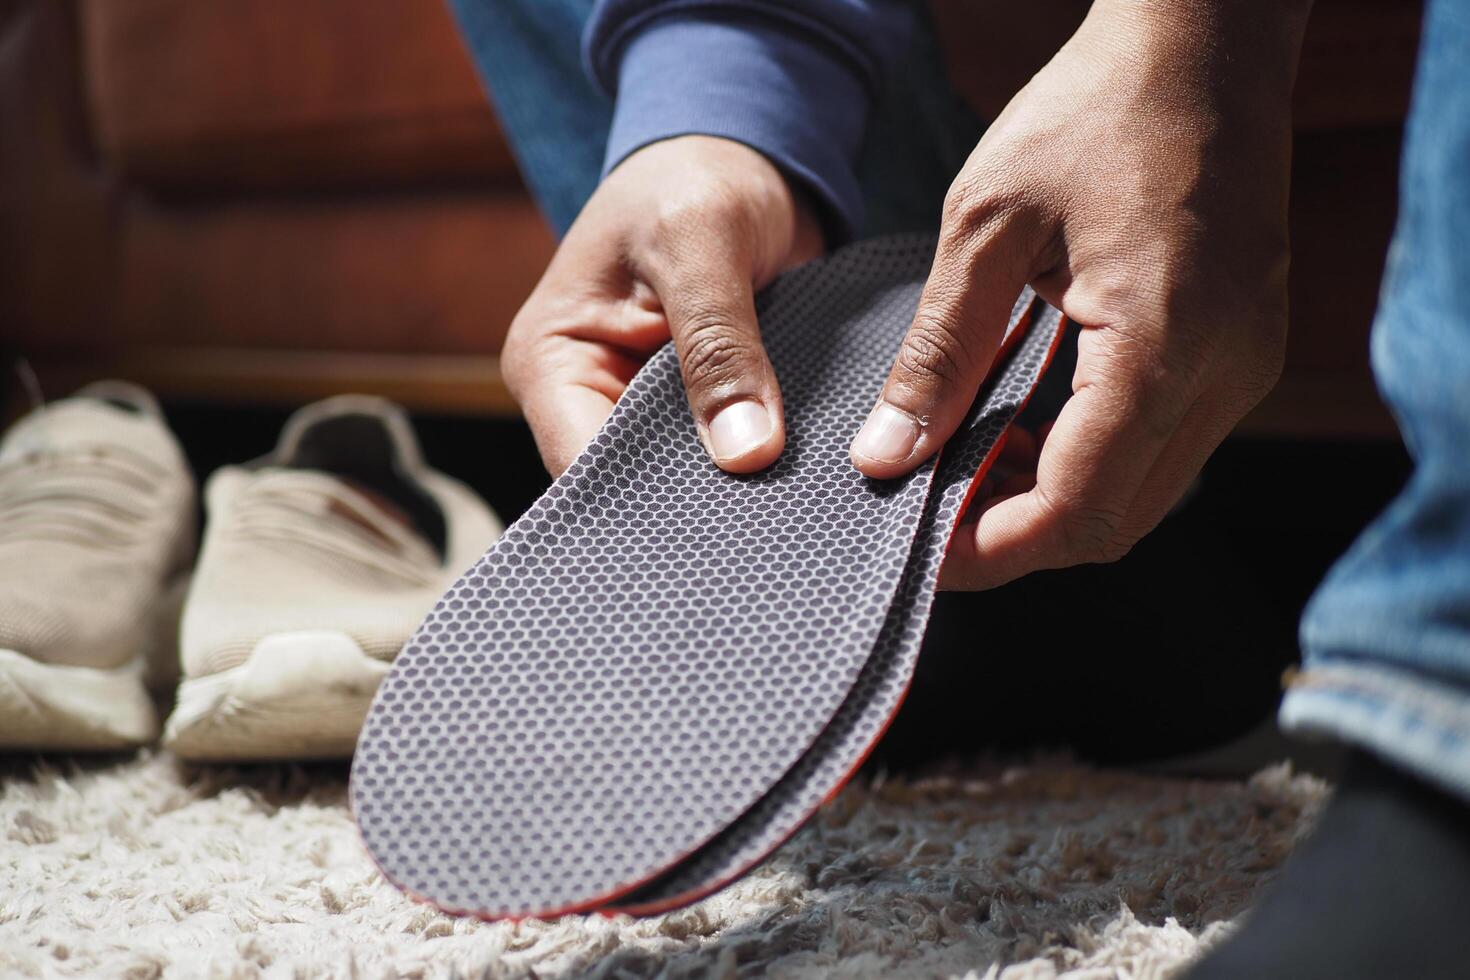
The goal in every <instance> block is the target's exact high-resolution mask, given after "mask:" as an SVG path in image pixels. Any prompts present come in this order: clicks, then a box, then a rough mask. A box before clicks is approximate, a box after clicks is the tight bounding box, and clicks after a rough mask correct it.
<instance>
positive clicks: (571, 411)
mask: <svg viewBox="0 0 1470 980" xmlns="http://www.w3.org/2000/svg"><path fill="white" fill-rule="evenodd" d="M547 346H548V347H550V348H552V349H550V350H548V351H546V352H545V353H543V354H542V355H541V356H540V357H539V359H538V364H539V366H540V369H539V370H537V371H536V372H535V373H536V376H537V378H538V381H537V382H536V383H534V384H530V385H525V386H522V387H521V388H519V389H518V390H517V392H516V397H517V400H518V401H519V402H520V405H521V411H522V412H523V414H524V415H525V418H526V422H527V424H528V425H529V426H530V427H531V434H532V436H533V437H534V438H535V440H536V449H537V451H538V452H540V454H541V459H542V461H543V462H544V463H545V464H546V469H547V472H549V473H550V474H551V475H552V477H553V478H555V477H558V476H560V475H561V474H562V472H563V471H564V470H566V468H567V467H568V466H570V465H571V464H572V461H573V460H575V459H576V458H577V456H578V455H580V454H581V452H582V450H583V449H585V448H586V446H587V443H589V442H591V441H592V437H593V436H595V435H596V434H597V430H598V429H600V428H602V425H603V423H604V422H606V421H607V417H608V416H609V415H610V414H612V410H613V405H614V403H615V402H616V401H617V400H618V397H619V396H620V395H621V394H622V392H623V389H624V388H625V387H627V384H628V381H629V380H631V378H632V377H633V375H634V374H635V373H636V372H637V370H638V367H639V365H640V364H641V363H642V361H641V359H639V358H636V357H632V356H629V355H626V354H623V353H620V352H618V351H616V350H612V349H609V348H607V347H605V346H603V345H601V344H598V343H594V342H591V341H583V340H573V339H570V338H556V339H554V340H552V341H550V342H548V344H547Z"/></svg>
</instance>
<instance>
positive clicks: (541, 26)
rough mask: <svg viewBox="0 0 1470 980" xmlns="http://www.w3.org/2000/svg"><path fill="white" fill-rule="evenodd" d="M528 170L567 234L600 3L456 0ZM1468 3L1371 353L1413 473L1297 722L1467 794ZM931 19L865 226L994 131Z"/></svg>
mask: <svg viewBox="0 0 1470 980" xmlns="http://www.w3.org/2000/svg"><path fill="white" fill-rule="evenodd" d="M452 3H453V6H454V8H455V11H456V13H457V15H458V17H459V21H460V25H461V28H462V29H463V31H464V34H465V37H466V39H467V41H468V44H469V47H470V50H471V52H472V53H473V55H474V57H475V60H476V63H477V65H478V67H479V70H480V73H481V76H482V78H483V80H484V82H485V83H486V87H487V89H488V90H489V91H490V92H491V97H492V99H493V101H494V103H495V105H496V108H497V110H498V112H499V115H500V119H501V122H502V125H503V126H504V128H505V131H506V133H507V135H508V136H509V138H510V141H511V144H512V147H513V149H514V151H515V153H516V154H517V158H518V160H519V162H520V164H521V169H522V172H523V173H524V175H525V177H526V180H527V182H528V183H529V185H530V187H531V190H532V193H533V194H534V195H535V197H536V199H537V201H538V203H539V205H540V206H541V208H542V210H543V212H544V213H545V214H546V216H547V219H548V220H549V221H550V223H551V225H552V227H553V228H554V229H555V231H556V232H557V234H558V235H560V234H561V233H563V232H565V230H566V229H567V227H568V226H570V224H571V223H572V220H573V219H574V218H575V217H576V215H577V212H578V211H579V210H580V209H581V207H582V205H583V204H584V203H585V202H586V200H587V198H588V197H589V196H590V195H591V194H592V191H593V189H594V188H595V187H596V186H597V183H598V180H599V179H600V174H601V166H602V156H603V150H604V147H605V144H606V136H607V130H608V124H609V120H610V117H611V106H610V105H609V104H608V102H607V100H606V99H605V98H603V97H602V96H600V95H599V94H598V93H597V92H596V91H594V90H593V88H592V87H591V85H590V84H589V83H588V82H587V81H586V79H585V77H584V75H583V73H582V69H581V62H580V58H579V53H578V41H579V37H580V34H581V29H582V25H583V24H584V23H585V22H586V19H587V16H588V13H589V11H590V9H591V0H452ZM1466 65H1470V0H1430V4H1429V9H1428V12H1427V15H1426V21H1425V32H1424V40H1423V42H1422V50H1421V53H1420V63H1419V72H1418V78H1417V81H1416V84H1415V94H1414V107H1413V112H1412V116H1411V118H1410V122H1409V127H1408V133H1407V138H1406V146H1405V153H1404V167H1403V172H1402V192H1401V205H1400V207H1401V211H1400V218H1399V227H1398V229H1397V232H1396V235H1395V241H1394V246H1393V249H1392V251H1391V253H1390V257H1389V266H1388V271H1387V273H1386V277H1385V282H1384V292H1383V299H1382V305H1381V308H1380V310H1379V313H1378V319H1377V323H1376V325H1375V327H1374V334H1373V366H1374V370H1375V372H1376V374H1377V377H1378V381H1379V385H1380V387H1381V389H1382V391H1383V395H1384V397H1385V399H1386V400H1387V401H1388V403H1389V405H1390V406H1391V407H1392V408H1393V410H1394V412H1395V413H1396V415H1397V417H1398V420H1399V424H1400V427H1401V429H1402V431H1403V434H1404V438H1405V440H1406V442H1407V443H1408V445H1409V449H1410V451H1411V452H1412V453H1413V455H1414V459H1415V462H1416V470H1415V473H1414V476H1413V479H1412V480H1411V481H1410V483H1409V485H1408V486H1407V487H1406V488H1405V489H1404V491H1403V493H1402V494H1401V496H1400V497H1399V498H1398V499H1397V500H1396V501H1395V502H1394V503H1393V504H1392V506H1390V507H1389V509H1388V510H1387V511H1386V512H1385V513H1384V514H1383V515H1382V516H1381V517H1380V518H1379V519H1378V520H1377V521H1376V522H1375V523H1374V524H1373V525H1372V526H1371V527H1370V528H1368V530H1367V531H1365V532H1364V533H1363V535H1362V537H1361V538H1360V539H1359V540H1358V542H1357V543H1356V544H1355V545H1354V547H1353V548H1352V549H1351V550H1350V551H1349V553H1348V554H1347V555H1346V556H1345V557H1344V558H1343V559H1342V560H1341V562H1340V563H1339V564H1338V565H1337V566H1336V567H1335V568H1334V569H1333V571H1332V572H1331V574H1330V575H1329V576H1328V577H1327V580H1326V581H1325V582H1324V583H1323V585H1322V587H1321V589H1320V591H1319V592H1318V594H1317V595H1316V596H1315V597H1314V598H1313V600H1312V602H1311V604H1310V606H1309V607H1308V610H1307V612H1306V615H1305V619H1304V621H1303V624H1302V646H1303V650H1304V659H1305V663H1304V669H1303V671H1302V672H1301V673H1300V675H1299V676H1298V677H1297V679H1296V681H1295V682H1294V684H1293V686H1292V688H1291V689H1290V691H1289V692H1288V693H1287V696H1286V699H1285V701H1284V702H1283V706H1282V712H1281V719H1282V723H1283V725H1284V726H1286V727H1287V728H1290V729H1295V730H1297V731H1301V732H1309V733H1319V734H1325V735H1329V736H1332V737H1335V738H1339V739H1342V740H1345V741H1347V742H1351V743H1354V744H1356V745H1359V746H1361V747H1364V748H1367V749H1370V750H1372V751H1374V752H1376V753H1378V754H1380V755H1382V756H1384V757H1386V758H1387V759H1389V760H1391V761H1393V762H1396V763H1398V764H1399V765H1401V766H1404V767H1406V768H1409V769H1412V770H1414V771H1416V772H1418V773H1419V774H1421V775H1422V776H1424V777H1425V778H1427V779H1429V780H1431V781H1433V782H1436V783H1438V784H1439V785H1440V786H1442V787H1444V788H1446V789H1448V790H1450V791H1452V792H1455V793H1458V794H1460V795H1462V796H1465V797H1470V302H1466V296H1465V295H1457V292H1458V290H1457V288H1456V287H1460V288H1461V289H1463V290H1464V291H1465V293H1466V294H1470V87H1467V86H1466V85H1464V84H1463V81H1462V75H1461V73H1462V72H1463V71H1464V66H1466ZM941 66H942V62H941V59H940V57H939V54H938V50H937V46H936V45H935V42H934V40H933V36H932V33H931V32H930V31H929V29H928V27H927V25H922V24H921V25H920V29H919V30H918V31H917V32H916V40H915V44H914V47H913V50H912V52H911V54H910V57H909V59H908V63H907V64H906V65H905V67H904V68H903V70H902V71H901V72H900V73H899V74H898V76H897V77H896V78H895V79H894V80H893V84H892V85H891V86H890V87H889V90H888V92H887V94H886V95H885V96H884V98H883V99H882V101H881V102H880V103H879V105H877V106H876V107H875V109H874V114H873V118H872V121H871V123H870V126H869V133H868V138H867V140H866V144H865V147H864V150H863V155H862V158H861V160H860V163H859V178H860V181H861V184H862V186H863V190H864V197H865V203H866V206H867V223H866V231H867V232H868V233H869V234H884V233H888V232H895V231H910V230H934V229H937V228H938V221H939V210H940V206H941V203H942V201H943V199H944V194H945V191H946V189H947V188H948V186H949V183H950V181H951V180H952V179H953V178H954V175H955V174H956V173H958V172H959V169H960V167H961V165H962V164H963V163H964V160H965V158H966V156H967V155H968V154H969V152H970V150H971V149H972V148H973V147H974V144H975V142H976V141H977V140H978V138H979V136H980V133H981V132H982V130H983V126H982V124H981V123H980V121H979V120H978V119H976V118H975V117H974V116H973V115H972V114H971V113H969V112H968V111H967V110H966V109H965V108H964V106H963V105H962V104H961V103H960V101H959V100H958V98H957V97H956V95H955V94H954V92H953V91H952V89H951V88H950V86H949V84H948V82H947V81H946V80H945V78H944V76H943V71H942V67H941Z"/></svg>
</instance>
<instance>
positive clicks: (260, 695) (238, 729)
mask: <svg viewBox="0 0 1470 980" xmlns="http://www.w3.org/2000/svg"><path fill="white" fill-rule="evenodd" d="M205 502H206V508H207V512H208V518H207V521H206V527H205V534H204V545H203V547H202V549H201V550H200V555H199V564H198V567H197V569H196V570H195V573H194V580H193V583H192V585H191V586H190V589H189V595H188V599H187V601H186V603H185V607H184V620H183V631H182V641H181V646H182V654H183V665H184V681H183V683H182V684H181V685H180V687H179V698H178V705H177V707H176V708H175V709H174V712H173V714H172V715H171V716H170V717H169V719H168V724H167V725H166V726H165V730H164V744H165V745H167V746H168V747H170V748H171V749H173V751H174V752H175V753H177V754H178V755H179V756H181V757H183V758H185V759H197V760H226V759H230V760H246V759H308V758H334V757H347V756H350V755H351V754H352V750H353V747H354V745H355V744H356V741H357V733H358V729H359V728H361V727H362V721H363V718H364V717H365V716H366V715H367V710H368V706H369V704H370V703H371V701H372V697H373V693H374V692H375V691H376V690H377V687H378V683H379V682H380V681H381V680H382V678H383V676H384V675H385V674H386V673H387V672H388V665H389V664H390V663H391V661H392V660H393V658H394V657H395V656H396V655H397V654H398V651H399V649H400V648H401V647H402V646H403V644H404V643H405V642H406V641H407V640H408V637H409V635H410V634H411V633H412V632H413V631H414V630H415V629H416V628H417V627H418V625H419V622H420V621H421V620H422V619H423V617H424V616H425V615H426V614H427V613H428V612H429V610H430V609H431V608H432V607H433V605H434V603H435V602H436V601H437V600H438V599H439V597H440V596H441V595H442V594H443V593H444V591H445V590H446V589H447V588H449V586H450V585H452V584H453V582H454V580H455V579H456V578H457V577H458V576H459V575H460V574H461V573H462V572H463V571H464V570H465V569H467V568H469V567H470V566H471V565H472V564H474V562H475V560H476V559H477V558H479V557H480V555H481V553H482V552H484V550H485V549H486V548H487V547H489V546H490V543H491V542H492V541H494V540H495V538H497V537H498V536H499V534H500V531H501V525H500V522H499V520H498V519H497V518H496V517H495V515H494V513H493V512H491V510H490V509H489V507H487V506H486V505H485V503H484V502H483V501H482V500H480V498H479V497H477V496H476V495H475V494H474V492H473V491H471V490H470V489H469V488H468V487H466V486H464V485H463V484H461V483H459V482H458V481H456V480H452V479H450V478H449V477H447V476H444V475H443V474H441V473H437V472H435V471H433V470H431V469H429V468H428V467H427V466H425V465H424V463H423V461H422V459H421V458H420V455H419V449H418V443H417V441H416V440H415V438H414V435H413V432H412V430H411V429H410V427H409V424H408V420H407V418H406V417H405V415H404V413H403V411H402V410H401V409H399V408H398V407H396V406H394V405H392V404H390V403H388V402H384V401H382V400H380V399H376V398H368V397H365V396H357V395H347V396H342V397H339V398H333V399H329V400H327V401H324V402H319V403H317V404H315V405H311V406H308V407H306V408H304V409H302V410H301V411H299V412H297V413H296V414H295V415H294V416H292V418H291V420H290V421H289V422H287V423H286V427H285V430H284V431H283V432H282V435H281V440H280V443H279V445H278V446H277V447H276V450H275V452H274V453H272V454H271V455H269V456H267V457H265V458H263V459H259V460H256V461H255V462H253V463H249V464H246V465H244V466H232V467H225V468H224V469H221V470H220V471H218V472H217V473H216V474H215V475H214V476H213V477H211V478H210V480H209V485H208V487H207V490H206V493H205Z"/></svg>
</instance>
